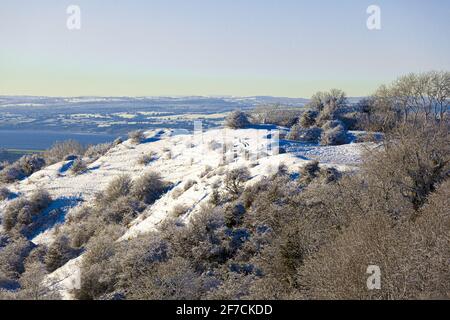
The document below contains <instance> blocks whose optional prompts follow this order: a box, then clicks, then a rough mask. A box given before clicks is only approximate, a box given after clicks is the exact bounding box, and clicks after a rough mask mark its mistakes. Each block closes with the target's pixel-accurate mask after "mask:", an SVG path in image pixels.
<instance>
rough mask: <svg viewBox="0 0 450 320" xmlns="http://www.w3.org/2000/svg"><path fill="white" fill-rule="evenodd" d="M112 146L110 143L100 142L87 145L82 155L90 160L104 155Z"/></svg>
mask: <svg viewBox="0 0 450 320" xmlns="http://www.w3.org/2000/svg"><path fill="white" fill-rule="evenodd" d="M112 147H113V144H112V143H101V144H96V145H93V146H89V147H88V148H87V150H86V152H85V153H84V156H85V157H88V158H89V159H90V161H95V160H97V159H98V158H100V157H102V156H104V155H105V154H106V153H107V152H108V151H109V150H111V148H112Z"/></svg>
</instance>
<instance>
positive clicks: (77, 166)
mask: <svg viewBox="0 0 450 320" xmlns="http://www.w3.org/2000/svg"><path fill="white" fill-rule="evenodd" d="M87 170H88V167H87V164H86V162H85V161H84V160H82V159H76V160H74V161H73V163H72V166H71V167H70V172H72V173H73V174H74V175H79V174H83V173H85V172H86V171H87Z"/></svg>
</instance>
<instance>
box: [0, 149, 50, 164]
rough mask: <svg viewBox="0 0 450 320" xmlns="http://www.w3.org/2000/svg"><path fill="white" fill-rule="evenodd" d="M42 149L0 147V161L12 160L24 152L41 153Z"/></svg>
mask: <svg viewBox="0 0 450 320" xmlns="http://www.w3.org/2000/svg"><path fill="white" fill-rule="evenodd" d="M43 151H44V150H28V149H1V150H0V161H8V162H14V161H16V160H18V159H19V158H20V157H22V156H24V155H26V154H33V153H41V152H43Z"/></svg>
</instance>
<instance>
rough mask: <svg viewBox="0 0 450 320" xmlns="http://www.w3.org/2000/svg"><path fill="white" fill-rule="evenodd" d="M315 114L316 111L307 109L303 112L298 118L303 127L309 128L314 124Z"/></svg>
mask: <svg viewBox="0 0 450 320" xmlns="http://www.w3.org/2000/svg"><path fill="white" fill-rule="evenodd" d="M317 115H318V113H317V111H314V110H307V111H305V112H303V114H302V116H301V118H300V125H301V126H302V127H304V128H310V127H312V126H315V124H316V118H317Z"/></svg>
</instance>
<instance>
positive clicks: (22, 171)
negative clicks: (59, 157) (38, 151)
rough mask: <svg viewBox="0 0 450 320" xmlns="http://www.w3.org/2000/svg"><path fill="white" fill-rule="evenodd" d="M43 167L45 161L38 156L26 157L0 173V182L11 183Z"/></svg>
mask: <svg viewBox="0 0 450 320" xmlns="http://www.w3.org/2000/svg"><path fill="white" fill-rule="evenodd" d="M44 166H45V160H44V159H43V158H42V157H40V156H38V155H26V156H23V157H21V158H20V159H19V160H17V161H16V162H14V163H13V164H11V165H9V166H7V167H5V168H4V169H3V170H2V171H1V172H0V182H4V183H12V182H14V181H17V180H21V179H23V178H26V177H28V176H30V175H32V174H33V173H35V172H36V171H39V170H41V169H42V168H43V167H44Z"/></svg>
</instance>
